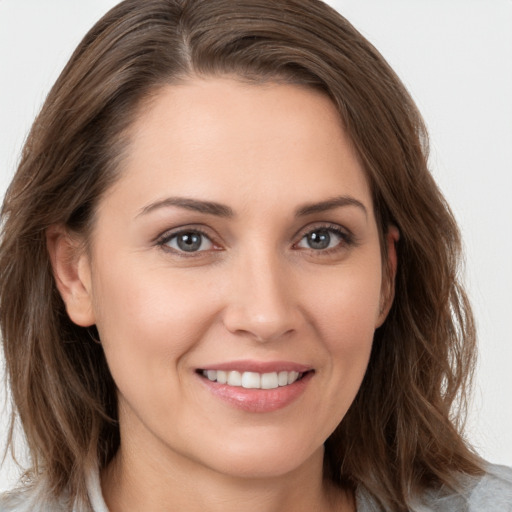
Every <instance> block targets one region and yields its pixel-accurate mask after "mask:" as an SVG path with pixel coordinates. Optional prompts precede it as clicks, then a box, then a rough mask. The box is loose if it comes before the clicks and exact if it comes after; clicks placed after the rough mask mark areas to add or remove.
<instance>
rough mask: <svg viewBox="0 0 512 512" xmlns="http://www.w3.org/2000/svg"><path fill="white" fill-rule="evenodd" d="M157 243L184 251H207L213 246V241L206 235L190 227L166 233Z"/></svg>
mask: <svg viewBox="0 0 512 512" xmlns="http://www.w3.org/2000/svg"><path fill="white" fill-rule="evenodd" d="M159 245H160V246H162V247H168V248H170V249H173V250H174V251H177V252H186V253H194V252H202V251H208V250H210V249H212V248H213V242H212V241H211V240H210V238H208V236H206V235H205V234H204V233H201V231H197V230H192V229H190V230H186V231H180V232H178V233H173V234H171V235H168V236H166V237H165V238H163V239H162V240H161V241H160V242H159Z"/></svg>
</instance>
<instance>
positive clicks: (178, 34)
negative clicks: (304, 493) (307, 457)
mask: <svg viewBox="0 0 512 512" xmlns="http://www.w3.org/2000/svg"><path fill="white" fill-rule="evenodd" d="M223 75H229V76H235V77H238V78H239V79H240V80H248V81H251V82H253V83H259V82H269V81H273V82H276V81H277V82H282V83H289V84H300V85H305V86H308V87H313V88H315V89H319V90H322V91H323V92H324V93H325V94H326V95H328V96H329V97H330V98H331V100H332V101H333V103H334V104H335V105H336V107H337V109H338V111H339V114H340V117H341V119H342V120H343V123H344V126H345V128H346V131H347V133H348V134H349V136H350V138H351V139H352V141H353V143H354V145H355V147H356V149H357V152H358V154H359V157H360V159H361V162H362V163H363V166H364V168H365V171H366V173H367V176H368V180H369V183H370V186H371V190H372V195H373V201H374V205H375V210H376V213H377V222H378V226H379V230H380V234H381V240H382V237H383V236H384V234H385V233H386V230H387V229H388V226H389V225H390V224H393V225H396V226H397V227H398V229H399V230H400V233H401V237H400V241H399V243H398V245H397V252H398V262H399V263H398V272H397V275H396V293H395V300H394V303H393V306H392V308H391V311H390V313H389V316H388V318H387V320H386V321H385V323H384V325H383V326H382V327H381V328H379V329H378V330H377V331H376V333H375V339H374V344H373V350H372V354H371V359H370V362H369V366H368V370H367V372H366V376H365V378H364V381H363V383H362V386H361V388H360V390H359V393H358V395H357V397H356V399H355V401H354V403H353V404H352V406H351V408H350V409H349V411H348V413H347V415H346V417H345V418H344V419H343V421H342V422H341V424H340V425H339V426H338V427H337V429H336V431H335V432H334V433H333V434H332V435H331V436H330V437H329V439H328V440H327V441H326V451H325V475H326V476H325V477H326V478H331V479H332V480H333V481H335V482H336V483H338V484H339V485H340V486H350V487H352V488H356V487H357V486H364V488H365V489H367V490H368V491H369V492H370V493H371V494H372V495H374V496H375V497H376V499H377V501H378V502H379V503H380V504H381V505H382V506H383V507H385V508H386V509H388V510H393V511H403V510H406V509H407V507H408V503H410V501H411V499H412V498H413V496H414V494H415V493H416V492H420V491H421V490H424V489H426V488H439V487H441V486H443V485H444V486H449V487H451V488H456V486H457V475H459V474H460V473H466V474H478V473H480V472H481V471H482V469H481V461H480V459H479V458H478V456H477V455H476V454H475V453H474V452H473V451H472V449H471V448H470V447H468V445H467V443H466V442H465V440H464V438H463V435H462V433H461V432H462V426H463V418H464V412H465V405H466V394H467V391H468V386H469V384H470V381H471V375H472V370H473V367H474V359H475V329H474V324H473V317H472V314H471V310H470V306H469V304H468V300H467V297H466V295H465V293H464V290H463V288H462V287H461V285H460V283H459V275H458V272H459V268H458V266H459V262H460V238H459V232H458V229H457V226H456V224H455V222H454V219H453V216H452V214H451V212H450V209H449V207H448V206H447V204H446V202H445V200H444V198H443V196H442V194H441V193H440V191H439V189H438V187H437V186H436V184H435V182H434V181H433V178H432V176H431V174H430V173H429V170H428V168H427V157H428V142H427V134H426V130H425V126H424V123H423V121H422V119H421V116H420V114H419V113H418V111H417V109H416V107H415V105H414V103H413V101H412V100H411V98H410V96H409V94H408V93H407V91H406V90H405V88H404V86H403V85H402V83H401V82H400V80H399V79H398V77H397V76H396V75H395V73H394V72H393V71H392V69H391V68H390V67H389V66H388V64H387V63H386V62H385V60H384V59H383V58H382V56H381V55H380V54H379V53H378V52H377V51H376V50H375V48H374V47H373V46H372V45H371V44H370V43H369V42H368V41H367V40H366V39H365V38H364V37H363V36H362V35H361V34H360V33H359V32H357V31H356V30H355V29H354V28H353V27H352V26H351V25H350V23H349V22H348V21H347V20H345V19H344V18H343V17H342V16H341V15H339V14H338V13H337V12H336V11H334V10H333V9H331V8H330V7H328V6H326V5H325V4H323V3H322V2H320V1H318V0H215V1H212V0H126V1H124V2H121V3H120V4H119V5H118V6H117V7H115V8H114V9H112V10H111V11H110V12H109V13H108V14H106V15H105V16H104V17H103V18H102V19H101V20H100V21H99V22H98V23H97V24H96V25H95V26H94V27H93V28H92V29H91V30H90V31H89V33H88V34H87V35H86V36H85V38H84V39H83V41H82V42H81V43H80V45H79V46H78V48H77V49H76V51H75V52H74V54H73V56H72V57H71V59H70V61H69V63H68V64H67V66H66V67H65V69H64V71H63V72H62V74H61V76H60V78H59V79H58V80H57V82H56V84H55V85H54V87H53V89H52V90H51V92H50V94H49V95H48V98H47V99H46V102H45V104H44V106H43V108H42V110H41V112H40V114H39V116H38V117H37V119H36V121H35V122H34V125H33V127H32V130H31V132H30V135H29V137H28V139H27V142H26V145H25V147H24V149H23V153H22V158H21V162H20V164H19V168H18V170H17V173H16V175H15V177H14V179H13V181H12V184H11V185H10V187H9V189H8V192H7V194H6V196H5V200H4V204H3V208H2V211H1V216H2V240H1V246H0V301H1V303H0V307H1V309H0V322H1V330H2V335H3V346H4V352H5V357H6V361H7V370H8V382H9V385H10V389H11V391H12V397H13V402H14V406H15V410H16V412H15V415H17V416H18V417H19V419H20V420H21V424H22V426H23V430H24V434H25V436H26V439H27V442H28V447H29V450H30V454H31V461H32V468H31V470H30V471H29V473H28V475H29V477H30V478H31V479H32V481H34V482H37V481H40V482H41V481H43V482H44V483H45V485H46V487H47V489H48V490H49V493H50V494H53V495H54V496H58V495H61V494H62V493H64V492H67V493H68V496H70V498H71V499H75V498H81V499H82V500H83V501H84V502H86V501H87V500H86V498H85V496H86V491H85V475H86V473H87V472H88V471H89V470H90V469H91V468H93V467H96V466H98V465H99V466H100V468H102V467H104V466H105V465H107V464H108V463H109V461H110V460H111V459H112V457H113V456H114V454H115V452H116V450H117V448H118V446H119V429H118V424H117V403H116V388H115V384H114V382H113V380H112V377H111V376H110V373H109V370H108V367H107V364H106V361H105V358H104V355H103V351H102V348H101V345H99V344H97V343H95V342H94V337H95V334H96V333H95V332H94V328H93V329H92V330H91V329H85V328H81V327H78V326H76V325H74V324H73V323H72V322H71V321H70V319H69V317H68V316H67V314H66V311H65V307H64V304H63V301H62V300H61V297H60V296H59V293H58V291H57V289H56V286H55V282H54V278H53V275H52V269H51V265H50V261H49V256H48V251H47V248H46V238H45V235H46V231H47V229H48V228H49V227H50V226H52V225H55V224H63V225H65V226H67V227H68V229H69V230H71V231H74V232H77V233H80V234H85V235H87V232H88V230H89V229H90V227H91V225H92V223H93V222H94V213H95V208H96V206H97V204H98V202H99V201H100V200H101V198H102V195H103V194H104V193H105V191H106V190H107V189H108V187H109V186H110V185H111V184H112V183H113V182H114V181H115V180H116V178H117V177H118V175H119V173H121V172H122V157H123V154H124V152H125V151H126V149H127V148H128V147H129V140H128V139H127V137H126V133H127V129H128V128H129V127H130V125H131V124H132V122H133V121H134V119H135V118H136V116H137V115H138V113H139V112H140V110H141V109H143V107H144V104H145V100H147V99H148V98H151V97H152V96H153V95H154V94H155V93H156V92H157V91H158V89H159V88H160V87H161V86H163V85H165V84H172V83H177V82H180V81H184V80H185V81H186V80H187V79H188V78H190V77H193V76H203V77H210V76H223ZM381 245H382V248H383V249H382V250H383V252H384V251H385V244H383V243H381ZM383 261H385V254H383ZM13 421H14V419H13ZM11 438H12V431H11ZM11 440H12V439H11Z"/></svg>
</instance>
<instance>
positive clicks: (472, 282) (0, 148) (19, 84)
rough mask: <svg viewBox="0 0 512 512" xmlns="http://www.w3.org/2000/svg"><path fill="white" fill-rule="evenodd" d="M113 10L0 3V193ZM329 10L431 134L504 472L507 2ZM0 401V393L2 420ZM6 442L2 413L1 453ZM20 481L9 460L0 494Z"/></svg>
mask: <svg viewBox="0 0 512 512" xmlns="http://www.w3.org/2000/svg"><path fill="white" fill-rule="evenodd" d="M116 2H117V0H87V1H82V0H80V1H78V0H44V1H41V0H0V194H3V191H4V190H5V187H6V186H7V184H8V182H9V180H10V178H11V176H12V174H13V172H14V168H15V166H16V162H17V159H18V155H19V152H20V149H21V147H22V144H23V141H24V137H25V136H26V133H27V131H28V129H29V127H30V124H31V121H32V119H33V117H34V116H35V114H36V113H37V111H38V110H39V108H40V106H41V104H42V102H43V100H44V98H45V95H46V93H47V92H48V90H49V88H50V87H51V85H52V83H53V82H54V81H55V79H56V78H57V76H58V74H59V72H60V70H61V69H62V67H63V66H64V64H65V62H66V61H67V59H68V58H69V56H70V54H71V52H72V50H73V49H74V47H75V46H76V45H77V44H78V42H79V41H80V39H81V38H82V36H83V35H84V34H85V32H86V31H87V30H88V29H89V28H90V27H91V26H92V25H93V23H94V22H95V21H96V20H97V19H98V18H99V17H100V16H101V15H102V14H103V13H104V12H106V11H107V10H108V9H109V8H110V7H112V6H113V5H114V4H115V3H116ZM329 3H331V5H333V6H335V7H336V8H338V9H339V10H340V12H341V13H342V14H344V15H345V16H346V17H347V18H348V19H349V20H350V21H351V22H352V23H353V24H354V25H355V26H356V28H358V29H359V30H360V31H361V32H362V33H363V34H364V35H365V36H366V37H367V38H368V39H369V40H370V41H371V42H372V43H373V44H374V45H375V46H376V47H377V48H378V49H379V50H380V51H381V53H382V54H383V55H384V57H385V58H387V59H388V61H389V62H390V64H391V65H392V66H393V67H394V68H395V70H396V71H397V72H398V74H399V75H400V76H401V78H402V79H403V81H404V82H405V84H406V86H407V87H408V88H409V90H410V91H411V93H412V95H413V97H414V99H415V100H416V101H417V103H418V105H419V107H420V110H421V111H422V112H423V114H424V117H425V119H426V122H427V125H428V127H429V129H430V133H431V141H432V157H431V168H432V170H433V173H434V175H435V177H436V179H437V180H438V182H439V183H440V185H441V188H442V189H443V191H444V193H445V194H446V196H447V198H448V200H449V202H450V204H451V205H452V207H453V209H454V212H455V215H456V217H457V219H458V221H459V223H460V225H461V228H462V232H463V236H464V240H465V245H466V260H467V265H466V267H467V272H466V274H467V283H468V287H469V291H470V296H471V298H472V300H473V303H474V308H475V314H476V317H477V322H478V330H479V337H480V353H481V355H480V362H479V367H478V373H477V378H476V386H475V394H474V400H473V405H472V408H471V415H470V422H469V426H468V427H469V428H468V438H469V439H470V441H471V442H472V443H473V444H474V445H475V446H476V447H477V449H478V450H479V451H480V453H481V454H482V455H483V456H484V457H486V458H487V459H489V460H490V461H492V462H496V463H502V464H507V465H512V434H511V433H512V407H511V403H512V401H511V398H510V395H511V394H512V368H511V365H512V339H511V334H510V329H509V327H508V321H509V320H510V318H511V315H512V197H511V196H512V0H491V1H490V0H445V1H439V0H402V1H399V0H373V1H372V0H331V2H329ZM1 361H2V360H1V359H0V362H1ZM4 395H5V389H4V387H3V386H0V409H1V405H3V403H4V400H5V397H4ZM5 431H6V414H5V412H4V413H3V414H2V417H1V418H0V446H2V445H3V443H4V439H5ZM16 475H17V470H16V467H15V466H14V464H13V463H12V461H11V460H10V459H9V458H8V459H7V460H6V463H5V464H4V467H3V468H2V470H1V471H0V491H2V490H4V489H7V488H8V487H9V486H12V484H13V482H14V479H15V477H16Z"/></svg>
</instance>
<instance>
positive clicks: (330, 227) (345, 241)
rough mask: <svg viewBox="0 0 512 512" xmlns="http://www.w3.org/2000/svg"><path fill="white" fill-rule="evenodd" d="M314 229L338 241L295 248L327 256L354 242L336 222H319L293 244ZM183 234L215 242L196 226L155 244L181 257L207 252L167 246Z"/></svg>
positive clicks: (171, 233) (195, 256)
mask: <svg viewBox="0 0 512 512" xmlns="http://www.w3.org/2000/svg"><path fill="white" fill-rule="evenodd" d="M315 231H327V232H328V233H330V234H331V235H332V234H334V235H336V236H337V237H339V238H340V242H339V243H338V244H336V246H334V247H330V248H326V249H312V248H309V249H307V248H299V249H297V250H305V251H309V252H311V253H313V254H315V255H318V256H327V255H331V254H333V253H336V252H338V251H340V250H342V249H343V248H348V247H350V246H353V245H355V243H356V242H355V239H354V236H353V235H352V233H350V232H349V231H348V230H344V229H342V228H340V226H338V225H336V224H321V225H316V226H314V227H312V228H311V229H307V230H305V231H303V232H302V234H301V235H300V238H299V240H298V241H297V242H295V243H294V244H293V246H294V247H296V246H297V245H298V244H299V243H300V242H302V240H304V239H305V238H306V237H307V236H308V235H310V234H312V233H314V232H315ZM184 234H197V235H201V236H202V237H204V238H206V239H207V240H209V241H210V243H211V244H212V245H213V246H214V247H215V246H216V243H215V241H214V240H213V239H212V237H211V236H210V235H208V234H207V233H206V232H205V231H204V230H202V229H201V228H198V227H190V228H185V229H179V230H178V231H171V232H169V231H167V232H165V233H163V234H162V235H160V236H159V237H158V238H157V239H156V245H157V246H159V247H160V248H161V249H162V250H163V251H166V252H170V253H172V254H175V255H177V256H179V257H182V258H197V257H198V256H201V255H203V253H205V252H208V250H206V251H205V250H201V251H191V252H187V251H183V250H177V249H174V248H172V247H169V246H168V244H169V242H170V241H171V240H173V239H174V238H176V237H178V236H180V235H184ZM217 247H218V246H217ZM213 250H214V251H215V250H216V251H219V250H222V249H220V248H219V249H213Z"/></svg>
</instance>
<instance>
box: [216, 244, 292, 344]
mask: <svg viewBox="0 0 512 512" xmlns="http://www.w3.org/2000/svg"><path fill="white" fill-rule="evenodd" d="M235 268H236V270H235V271H234V275H233V276H232V278H233V281H232V294H231V299H230V303H229V305H228V307H227V311H226V315H225V324H226V327H227V328H228V330H230V331H231V332H237V333H245V334H247V335H250V336H252V337H254V338H255V339H257V340H258V341H269V340H273V339H276V338H278V337H280V336H282V335H284V334H286V333H288V332H290V331H293V330H294V329H295V328H296V322H297V311H296V310H295V307H294V304H293V300H292V294H291V293H290V290H289V285H290V283H289V282H287V278H288V277H289V275H288V274H289V273H288V272H287V265H286V262H285V261H284V260H283V258H281V257H280V256H279V254H278V252H277V251H276V250H272V249H270V248H268V247H266V248H262V247H261V246H260V247H258V248H255V249H254V250H252V251H248V252H247V253H245V254H244V255H240V259H239V261H238V262H237V265H236V266H235Z"/></svg>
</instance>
